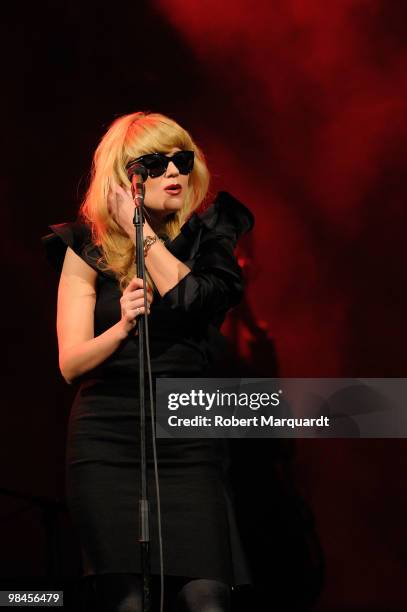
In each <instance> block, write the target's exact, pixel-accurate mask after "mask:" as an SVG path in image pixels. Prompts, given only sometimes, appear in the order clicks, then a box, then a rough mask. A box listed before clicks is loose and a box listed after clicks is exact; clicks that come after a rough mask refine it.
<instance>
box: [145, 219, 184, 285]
mask: <svg viewBox="0 0 407 612" xmlns="http://www.w3.org/2000/svg"><path fill="white" fill-rule="evenodd" d="M143 234H144V238H146V237H147V236H155V232H154V230H153V229H152V228H151V226H150V225H149V224H148V222H147V221H145V223H144V226H143ZM145 262H146V267H147V270H148V272H149V274H150V275H151V278H152V279H153V281H154V284H155V286H156V287H157V290H158V292H159V294H160V295H161V297H162V296H163V295H165V294H166V293H167V292H168V291H170V289H172V288H173V287H175V285H177V284H178V283H179V282H180V280H182V279H183V278H184V276H186V275H187V274H189V273H190V272H191V269H190V268H188V266H186V265H185V264H184V263H183V262H182V261H180V260H179V259H177V258H176V257H174V255H173V254H172V253H170V252H169V251H168V250H167V249H166V248H165V246H164V245H163V243H162V242H160V240H157V241H156V242H155V243H154V244H153V245H152V246H151V247H150V248H149V249H148V252H147V255H146V258H145Z"/></svg>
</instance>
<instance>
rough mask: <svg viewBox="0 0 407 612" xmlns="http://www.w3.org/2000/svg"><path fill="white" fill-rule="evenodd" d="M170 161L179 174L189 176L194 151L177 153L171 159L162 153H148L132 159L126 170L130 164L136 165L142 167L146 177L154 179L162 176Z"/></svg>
mask: <svg viewBox="0 0 407 612" xmlns="http://www.w3.org/2000/svg"><path fill="white" fill-rule="evenodd" d="M170 161H171V162H173V164H175V165H176V167H177V168H178V170H179V173H180V174H189V173H190V172H192V169H193V167H194V151H178V152H177V153H174V155H172V156H171V157H169V156H168V155H164V153H148V154H147V155H142V156H141V157H138V158H137V159H133V160H132V161H131V162H130V163H128V164H127V166H126V168H128V167H129V166H130V165H131V164H134V163H138V164H141V165H142V166H144V168H145V169H146V170H147V173H148V176H150V177H151V178H156V177H157V176H161V175H162V174H164V172H165V171H166V170H167V168H168V164H169V163H170Z"/></svg>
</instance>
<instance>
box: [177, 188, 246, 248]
mask: <svg viewBox="0 0 407 612" xmlns="http://www.w3.org/2000/svg"><path fill="white" fill-rule="evenodd" d="M253 226H254V216H253V214H252V212H251V211H250V210H249V209H248V208H247V207H246V206H245V205H244V204H242V202H239V200H237V199H236V198H235V197H233V196H232V195H231V194H230V193H228V192H227V191H220V192H219V193H218V194H217V196H216V198H215V200H214V202H213V203H212V204H211V206H210V207H209V208H207V209H206V210H204V211H203V212H201V213H197V212H195V213H193V214H192V216H191V217H190V218H189V220H188V221H187V222H186V223H184V225H183V226H182V227H181V232H180V234H179V235H178V236H176V237H175V238H174V239H173V240H169V239H168V240H167V241H166V242H165V246H166V247H167V248H168V250H170V251H171V252H172V253H173V254H174V255H175V256H177V257H182V258H183V259H185V258H187V259H190V258H193V257H194V256H195V255H196V252H197V250H198V248H199V245H200V244H201V243H202V241H204V240H205V238H208V239H209V238H211V239H212V238H215V237H226V238H229V239H230V240H231V242H232V244H233V246H234V247H235V246H236V244H237V241H238V240H239V238H240V237H241V236H242V235H243V234H245V233H246V232H248V231H250V230H251V229H252V228H253Z"/></svg>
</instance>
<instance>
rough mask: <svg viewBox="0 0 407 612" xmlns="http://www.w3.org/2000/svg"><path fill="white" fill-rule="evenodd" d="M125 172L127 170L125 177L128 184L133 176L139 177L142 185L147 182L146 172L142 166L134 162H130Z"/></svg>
mask: <svg viewBox="0 0 407 612" xmlns="http://www.w3.org/2000/svg"><path fill="white" fill-rule="evenodd" d="M126 170H127V177H128V179H129V181H130V182H132V180H133V176H134V175H135V174H137V175H138V176H140V177H141V180H142V182H143V183H144V182H145V181H146V180H147V176H148V173H147V170H146V169H145V168H144V166H142V165H141V164H138V163H137V162H136V161H134V162H130V163H129V164H128V165H127V166H126Z"/></svg>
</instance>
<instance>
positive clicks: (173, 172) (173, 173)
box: [165, 161, 179, 176]
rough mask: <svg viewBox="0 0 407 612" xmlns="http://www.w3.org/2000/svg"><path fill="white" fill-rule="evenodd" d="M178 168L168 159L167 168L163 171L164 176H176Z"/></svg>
mask: <svg viewBox="0 0 407 612" xmlns="http://www.w3.org/2000/svg"><path fill="white" fill-rule="evenodd" d="M178 174H179V170H178V168H177V166H176V165H175V164H174V162H172V161H170V162H169V163H168V166H167V170H166V171H165V176H178Z"/></svg>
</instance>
